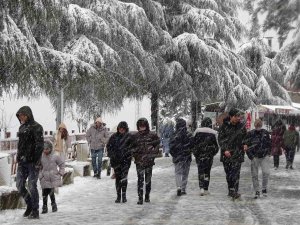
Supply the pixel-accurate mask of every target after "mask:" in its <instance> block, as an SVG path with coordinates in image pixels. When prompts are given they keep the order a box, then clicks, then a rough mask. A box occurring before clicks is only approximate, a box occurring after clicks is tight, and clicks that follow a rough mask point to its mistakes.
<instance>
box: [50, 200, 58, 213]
mask: <svg viewBox="0 0 300 225" xmlns="http://www.w3.org/2000/svg"><path fill="white" fill-rule="evenodd" d="M51 206H52V212H57V205H56V203H55V202H53V203H51Z"/></svg>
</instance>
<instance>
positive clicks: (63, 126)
mask: <svg viewBox="0 0 300 225" xmlns="http://www.w3.org/2000/svg"><path fill="white" fill-rule="evenodd" d="M59 128H64V129H66V130H67V126H66V125H65V124H64V123H61V124H59V126H58V130H59Z"/></svg>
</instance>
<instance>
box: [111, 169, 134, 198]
mask: <svg viewBox="0 0 300 225" xmlns="http://www.w3.org/2000/svg"><path fill="white" fill-rule="evenodd" d="M129 168H130V164H129V165H127V164H126V165H118V166H116V167H114V172H115V176H116V182H115V185H116V191H117V194H118V195H121V191H122V193H126V190H127V184H128V179H127V177H128V171H129Z"/></svg>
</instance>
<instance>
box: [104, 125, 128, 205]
mask: <svg viewBox="0 0 300 225" xmlns="http://www.w3.org/2000/svg"><path fill="white" fill-rule="evenodd" d="M128 131H129V128H128V124H127V123H126V122H125V121H121V122H120V123H119V125H118V127H117V132H116V133H114V134H113V135H112V136H111V137H110V139H109V140H108V143H107V146H106V147H107V155H108V157H109V158H110V164H111V167H112V168H114V172H115V178H116V191H117V199H116V201H115V203H120V202H121V192H122V202H123V203H125V202H127V198H126V190H127V184H128V181H127V175H128V171H129V168H130V165H131V157H132V154H131V153H132V152H131V148H132V144H133V138H132V135H131V134H130V133H129V132H128Z"/></svg>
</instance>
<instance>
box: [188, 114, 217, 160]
mask: <svg viewBox="0 0 300 225" xmlns="http://www.w3.org/2000/svg"><path fill="white" fill-rule="evenodd" d="M201 126H202V127H201V128H197V129H196V130H195V132H194V141H193V143H194V148H193V153H194V156H195V158H196V162H197V163H199V162H200V160H201V159H211V158H213V157H214V156H215V155H216V154H217V153H218V151H219V145H218V142H217V134H218V133H217V131H215V130H213V129H212V121H211V119H210V118H204V119H203V121H202V123H201Z"/></svg>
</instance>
